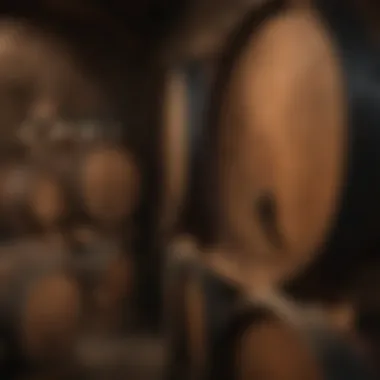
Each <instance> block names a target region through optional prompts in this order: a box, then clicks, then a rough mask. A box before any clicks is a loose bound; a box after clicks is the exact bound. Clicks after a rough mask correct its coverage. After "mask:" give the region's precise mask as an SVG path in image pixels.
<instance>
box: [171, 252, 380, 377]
mask: <svg viewBox="0 0 380 380" xmlns="http://www.w3.org/2000/svg"><path fill="white" fill-rule="evenodd" d="M171 259H172V260H171V261H170V265H169V266H168V272H166V274H165V277H166V279H167V281H168V282H167V284H166V285H167V286H166V294H167V300H166V301H167V308H166V311H167V322H168V326H167V328H168V340H169V342H170V344H169V360H168V364H167V368H166V374H165V375H166V376H167V377H166V378H168V379H178V378H186V379H225V380H232V379H239V380H258V379H262V378H263V377H265V378H267V377H268V378H270V379H275V380H283V379H305V378H308V379H313V380H325V379H333V380H345V379H358V380H359V379H369V380H372V379H374V378H375V377H374V376H375V375H374V373H373V371H372V368H371V366H370V362H369V358H368V357H366V356H364V355H362V352H361V351H360V350H359V349H358V348H357V347H356V346H355V345H353V344H352V341H351V340H350V339H347V338H346V336H344V335H341V334H339V333H338V332H336V330H333V329H332V327H331V326H330V325H329V322H328V321H327V320H324V319H322V318H320V316H319V315H312V316H310V313H306V312H305V311H304V310H303V309H302V308H301V307H299V306H298V305H293V304H290V303H289V302H288V301H287V300H286V299H282V298H281V297H280V298H273V297H269V296H268V297H264V296H263V298H260V299H257V300H256V299H253V300H248V301H247V300H246V298H245V297H244V296H243V294H242V293H241V292H240V291H239V290H237V288H236V287H235V286H234V285H233V284H228V283H226V282H225V281H224V280H223V279H222V278H221V277H219V276H218V275H215V274H214V273H213V272H212V271H210V269H209V268H205V267H204V266H202V265H201V264H200V262H199V261H198V260H196V259H194V258H193V259H189V256H187V259H184V255H183V252H182V253H181V252H179V253H178V252H177V255H174V258H173V256H171Z"/></svg>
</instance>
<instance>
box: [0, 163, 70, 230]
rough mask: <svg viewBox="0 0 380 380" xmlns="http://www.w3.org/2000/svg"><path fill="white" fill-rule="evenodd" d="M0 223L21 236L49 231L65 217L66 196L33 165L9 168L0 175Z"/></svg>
mask: <svg viewBox="0 0 380 380" xmlns="http://www.w3.org/2000/svg"><path fill="white" fill-rule="evenodd" d="M0 194H1V195H0V213H1V214H2V215H1V219H2V224H3V225H4V226H5V228H6V229H8V230H9V231H11V232H13V233H16V234H20V233H30V232H33V231H36V230H38V229H41V228H42V229H52V228H54V227H56V226H58V225H59V224H60V222H61V221H62V220H63V219H64V217H65V211H66V210H65V207H66V204H65V195H64V193H63V189H62V188H61V187H60V184H59V182H58V181H57V180H56V178H54V176H52V175H50V174H49V173H47V172H44V171H42V170H39V169H38V168H36V167H33V166H32V165H22V164H20V165H17V164H16V165H14V166H13V165H9V166H8V167H6V168H4V169H3V170H2V173H1V187H0Z"/></svg>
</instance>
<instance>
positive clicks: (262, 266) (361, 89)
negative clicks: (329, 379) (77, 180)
mask: <svg viewBox="0 0 380 380" xmlns="http://www.w3.org/2000/svg"><path fill="white" fill-rule="evenodd" d="M301 3H302V2H300V4H289V3H287V2H282V1H268V2H265V4H263V5H262V6H260V7H255V9H253V11H252V13H251V14H249V15H248V16H247V18H246V20H245V21H244V22H243V23H242V24H240V25H238V26H237V28H236V31H235V32H234V33H232V35H231V39H230V40H229V42H228V43H227V46H226V48H225V49H224V50H223V51H222V54H221V58H220V60H219V61H217V62H216V64H215V68H216V75H215V80H214V83H213V85H212V86H211V96H210V97H209V98H207V99H206V101H205V108H206V111H205V113H204V118H203V119H204V123H203V131H202V132H203V139H202V141H200V142H199V145H200V146H201V147H200V151H198V163H197V164H196V165H197V166H196V168H195V169H194V170H193V172H192V173H191V175H192V177H191V180H190V185H191V186H190V188H191V193H190V194H189V196H188V199H187V202H186V203H187V206H186V212H185V217H184V220H185V228H184V229H185V231H186V232H189V233H192V234H194V235H195V236H196V237H197V238H198V239H200V240H201V241H202V243H203V245H204V246H205V247H206V249H205V251H207V252H210V251H211V252H212V251H215V252H217V253H216V254H214V255H212V257H211V256H210V262H212V265H214V266H215V269H216V270H217V271H219V272H220V273H221V272H222V271H224V269H223V268H226V267H228V268H229V269H228V272H229V273H228V276H227V277H230V279H232V280H234V281H237V282H239V283H240V284H241V286H243V287H245V288H254V287H258V286H260V287H265V286H271V285H273V284H283V283H286V285H287V286H288V285H289V283H290V285H289V286H288V289H289V291H291V293H292V294H294V295H297V296H299V297H300V296H301V295H302V294H301V293H304V294H303V295H304V296H305V297H307V298H309V299H310V298H312V297H313V298H324V299H327V298H341V297H343V296H347V295H348V293H349V292H350V289H349V288H350V280H351V278H352V277H353V276H355V275H356V272H357V271H356V269H357V268H358V267H359V266H360V265H362V264H364V262H365V261H367V260H371V259H372V256H373V255H374V254H375V252H376V247H377V242H378V232H377V227H376V222H375V221H376V215H377V213H378V209H377V204H378V203H377V202H376V198H377V196H376V195H375V194H376V191H377V190H376V189H377V188H378V183H379V181H378V177H377V170H376V169H375V167H376V165H377V158H376V154H375V153H374V152H375V144H376V141H377V132H376V131H377V129H376V122H375V120H376V116H375V115H376V111H375V109H374V108H373V107H374V104H375V103H376V96H375V95H374V93H375V92H373V91H374V90H372V89H370V86H367V87H366V86H365V85H364V84H363V83H369V82H371V83H375V81H374V80H372V79H370V78H372V77H370V75H372V74H371V73H373V72H375V68H374V67H373V65H372V63H371V62H372V61H373V60H372V57H373V55H372V53H371V51H372V50H371V49H372V48H371V45H370V44H371V43H370V39H369V38H368V39H367V38H366V37H365V30H366V29H365V25H364V26H363V27H361V25H359V24H360V23H359V21H357V22H356V21H355V17H353V16H352V15H353V14H355V11H352V12H350V11H349V9H350V7H351V5H352V4H351V3H350V4H347V5H346V6H344V7H342V8H341V9H340V8H336V7H338V6H337V5H334V3H331V4H330V5H326V4H321V3H322V2H321V3H318V2H315V3H313V4H312V5H310V6H305V4H301ZM301 5H302V6H301ZM334 7H335V8H334ZM339 16H342V19H339ZM351 16H352V17H351ZM347 25H351V26H352V27H353V31H352V32H351V33H349V28H348V26H347ZM359 40H360V41H362V42H363V44H361V45H360V44H359V42H358V41H359ZM366 41H367V43H366ZM359 45H360V46H365V47H364V48H359ZM362 65H364V66H365V65H367V66H368V67H372V69H371V70H372V71H366V70H365V69H363V67H364V66H362ZM371 65H372V66H371ZM367 66H366V67H367ZM373 75H375V74H373ZM373 86H374V85H373ZM187 112H188V113H190V114H191V112H196V110H195V109H190V110H188V111H187ZM369 136H371V138H369ZM189 145H190V144H189ZM193 174H194V176H193ZM369 194H373V195H372V196H369ZM182 221H183V220H182ZM335 263H339V264H335ZM221 268H222V269H221ZM306 268H308V269H309V270H308V271H307V274H306V275H305V276H301V275H302V274H303V273H304V272H305V270H306ZM337 268H340V270H339V273H338V274H337V270H338V269H337ZM225 273H227V271H225ZM305 273H306V272H305ZM321 278H323V283H322V282H321V281H319V280H318V279H321ZM295 279H297V281H294V280H295Z"/></svg>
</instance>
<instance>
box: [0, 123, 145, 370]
mask: <svg viewBox="0 0 380 380" xmlns="http://www.w3.org/2000/svg"><path fill="white" fill-rule="evenodd" d="M91 127H93V126H91V123H90V125H89V128H91ZM61 142H62V141H61ZM64 143H65V144H66V143H67V142H66V141H65V142H64ZM71 143H73V141H72V142H71ZM62 144H63V142H62ZM58 145H59V144H58ZM58 145H57V146H55V147H54V149H52V150H51V151H46V152H45V155H41V154H35V152H34V151H33V150H32V149H30V147H28V146H26V145H25V146H24V149H23V152H22V153H20V149H19V150H18V151H17V152H16V151H15V152H12V153H13V154H12V155H11V154H9V156H7V157H4V159H3V161H2V162H1V174H2V175H1V190H0V193H1V201H0V203H1V212H0V218H1V228H2V229H1V232H2V237H3V244H2V246H1V249H0V272H1V275H0V277H1V280H0V310H1V319H0V320H1V322H0V323H1V331H2V334H1V340H2V351H1V356H2V359H1V360H2V362H3V363H4V365H5V366H6V368H7V371H9V373H11V372H12V371H13V370H15V371H19V367H20V363H21V362H22V363H23V364H24V365H25V369H26V370H27V373H29V372H30V371H31V373H33V371H37V372H41V371H42V372H45V371H53V370H54V372H55V375H59V374H62V373H64V372H65V371H67V370H68V368H70V366H68V363H72V362H73V355H74V353H75V352H74V351H75V349H76V345H77V343H78V337H79V336H80V335H81V334H83V333H85V332H87V333H91V332H92V333H93V332H96V334H99V333H100V332H101V331H103V332H108V333H110V332H111V331H114V330H115V329H118V328H119V329H120V328H121V325H122V322H123V320H124V318H123V316H124V314H125V311H126V301H127V300H128V297H130V295H131V286H132V283H133V279H132V273H133V271H134V270H133V268H132V258H131V256H129V254H128V252H130V249H131V248H130V243H131V236H128V232H129V231H131V229H130V227H131V224H132V220H131V218H132V216H133V213H134V211H135V207H136V205H137V202H138V197H137V195H138V186H139V178H138V171H137V166H136V162H135V161H134V158H132V156H131V155H130V153H129V151H128V150H126V149H125V148H123V147H120V146H119V145H118V143H116V142H115V143H113V142H111V141H109V142H108V143H107V142H105V140H104V139H103V140H102V141H96V140H91V141H90V142H86V143H83V141H82V142H79V143H78V142H77V144H76V146H75V147H74V145H75V144H73V146H72V147H71V148H70V150H68V149H67V146H66V147H65V150H64V152H63V153H62V150H61V149H60V148H61V146H58ZM60 371H61V372H60Z"/></svg>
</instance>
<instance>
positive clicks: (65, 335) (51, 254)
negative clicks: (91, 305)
mask: <svg viewBox="0 0 380 380" xmlns="http://www.w3.org/2000/svg"><path fill="white" fill-rule="evenodd" d="M54 248H56V247H54ZM54 248H53V247H50V246H49V245H46V244H45V243H41V242H38V241H24V242H23V241H20V242H19V243H18V244H17V243H16V244H12V245H5V246H3V247H2V249H1V252H0V267H1V285H0V294H1V296H0V303H1V323H0V325H1V344H2V353H1V360H2V368H4V371H5V372H4V374H7V375H9V376H12V375H13V376H14V375H16V374H20V373H22V372H23V371H27V373H28V371H32V372H33V371H36V370H41V369H42V368H45V369H49V370H50V371H51V370H52V369H54V368H55V367H56V368H58V367H60V368H62V365H66V364H67V361H68V360H70V357H71V354H72V353H73V349H74V344H75V339H76V336H77V334H78V329H79V327H80V319H81V307H82V301H81V294H80V290H79V287H78V284H77V282H76V280H75V279H74V278H73V277H72V276H70V274H69V273H68V271H67V267H66V264H67V256H66V255H65V254H63V252H60V251H59V250H57V249H54ZM65 363H66V364H65ZM2 373H3V372H2Z"/></svg>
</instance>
